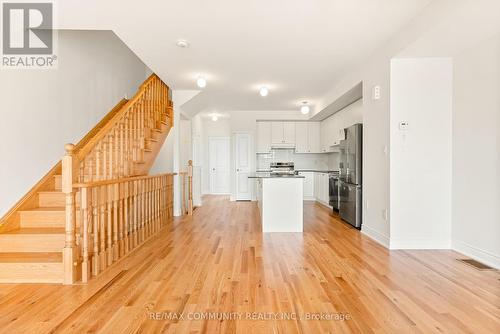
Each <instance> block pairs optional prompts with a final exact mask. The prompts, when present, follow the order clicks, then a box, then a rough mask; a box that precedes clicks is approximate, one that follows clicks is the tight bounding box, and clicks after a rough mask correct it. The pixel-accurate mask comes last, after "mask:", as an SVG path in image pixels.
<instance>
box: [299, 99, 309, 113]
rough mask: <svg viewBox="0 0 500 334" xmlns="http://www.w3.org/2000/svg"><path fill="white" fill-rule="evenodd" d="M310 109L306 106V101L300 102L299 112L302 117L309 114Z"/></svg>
mask: <svg viewBox="0 0 500 334" xmlns="http://www.w3.org/2000/svg"><path fill="white" fill-rule="evenodd" d="M310 110H311V108H310V107H309V106H308V105H307V101H304V102H302V106H301V107H300V112H301V113H302V114H304V115H307V114H309V111H310Z"/></svg>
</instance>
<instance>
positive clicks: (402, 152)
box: [390, 58, 452, 249]
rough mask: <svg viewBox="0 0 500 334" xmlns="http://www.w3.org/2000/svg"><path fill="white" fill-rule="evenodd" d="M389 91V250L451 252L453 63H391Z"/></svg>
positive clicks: (446, 60) (436, 60) (429, 60)
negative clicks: (403, 124) (404, 123)
mask: <svg viewBox="0 0 500 334" xmlns="http://www.w3.org/2000/svg"><path fill="white" fill-rule="evenodd" d="M390 89H391V91H390V93H391V97H390V101H391V105H390V137H391V140H390V155H391V162H390V201H391V208H390V217H391V234H390V236H391V242H390V247H391V249H409V248H417V249H425V248H430V249H438V248H450V245H451V244H450V238H451V148H452V145H451V114H452V60H451V58H419V59H393V60H392V61H391V88H390ZM402 121H404V122H408V123H409V127H408V129H407V130H402V129H400V128H399V124H400V122H402Z"/></svg>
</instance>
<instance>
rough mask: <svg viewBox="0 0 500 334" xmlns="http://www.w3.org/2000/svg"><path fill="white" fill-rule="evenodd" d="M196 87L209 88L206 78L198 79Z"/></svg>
mask: <svg viewBox="0 0 500 334" xmlns="http://www.w3.org/2000/svg"><path fill="white" fill-rule="evenodd" d="M196 85H197V86H198V87H200V88H205V87H206V86H207V80H206V79H205V78H204V77H198V79H197V80H196Z"/></svg>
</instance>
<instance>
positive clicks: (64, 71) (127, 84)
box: [0, 31, 147, 216]
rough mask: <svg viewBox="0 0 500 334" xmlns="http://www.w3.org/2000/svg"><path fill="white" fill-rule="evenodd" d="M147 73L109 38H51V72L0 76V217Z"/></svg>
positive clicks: (103, 34) (98, 34)
mask: <svg viewBox="0 0 500 334" xmlns="http://www.w3.org/2000/svg"><path fill="white" fill-rule="evenodd" d="M146 73H147V67H146V66H145V65H144V64H143V63H142V62H141V60H140V59H139V58H137V57H136V55H135V54H134V53H132V52H131V51H130V50H129V49H128V48H127V47H126V46H125V45H124V44H123V43H122V42H121V41H120V40H119V39H118V38H117V37H116V36H115V35H114V34H113V33H112V32H109V31H59V67H58V69H56V70H10V71H2V73H1V75H0V91H1V92H2V98H1V99H0V110H1V111H2V122H0V156H1V157H2V163H1V164H0V216H1V215H3V214H5V213H6V211H7V210H9V209H10V208H11V207H12V206H13V205H14V204H15V203H16V202H17V201H18V200H19V199H21V197H22V196H23V195H24V194H25V193H26V192H27V191H28V190H29V189H30V188H31V187H32V186H33V185H34V184H35V183H36V182H37V181H38V180H39V179H40V178H41V177H43V175H45V174H46V173H47V172H48V171H49V170H50V169H51V168H52V167H53V166H54V165H55V164H56V162H57V161H58V160H60V159H61V157H62V156H63V154H64V144H65V143H70V142H71V143H76V142H78V141H79V140H80V139H81V138H82V137H83V136H84V135H85V134H86V133H87V132H88V131H89V130H90V129H92V128H93V127H94V126H95V124H96V123H97V122H99V121H100V120H101V119H102V117H103V116H104V115H105V114H106V113H108V112H109V111H110V110H111V109H112V108H113V106H114V105H116V103H118V102H119V101H120V99H121V98H122V97H124V96H125V95H127V96H128V97H129V98H130V97H132V95H133V94H134V93H135V92H136V91H137V88H138V86H139V85H140V84H141V83H142V82H143V81H144V80H145V78H146Z"/></svg>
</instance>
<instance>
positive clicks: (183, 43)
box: [176, 39, 189, 49]
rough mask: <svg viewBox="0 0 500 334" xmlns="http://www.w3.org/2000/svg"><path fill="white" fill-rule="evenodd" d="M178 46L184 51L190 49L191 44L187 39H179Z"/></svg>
mask: <svg viewBox="0 0 500 334" xmlns="http://www.w3.org/2000/svg"><path fill="white" fill-rule="evenodd" d="M176 44H177V46H178V47H180V48H183V49H185V48H188V47H189V42H188V41H186V40H185V39H178V40H177V43H176Z"/></svg>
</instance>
